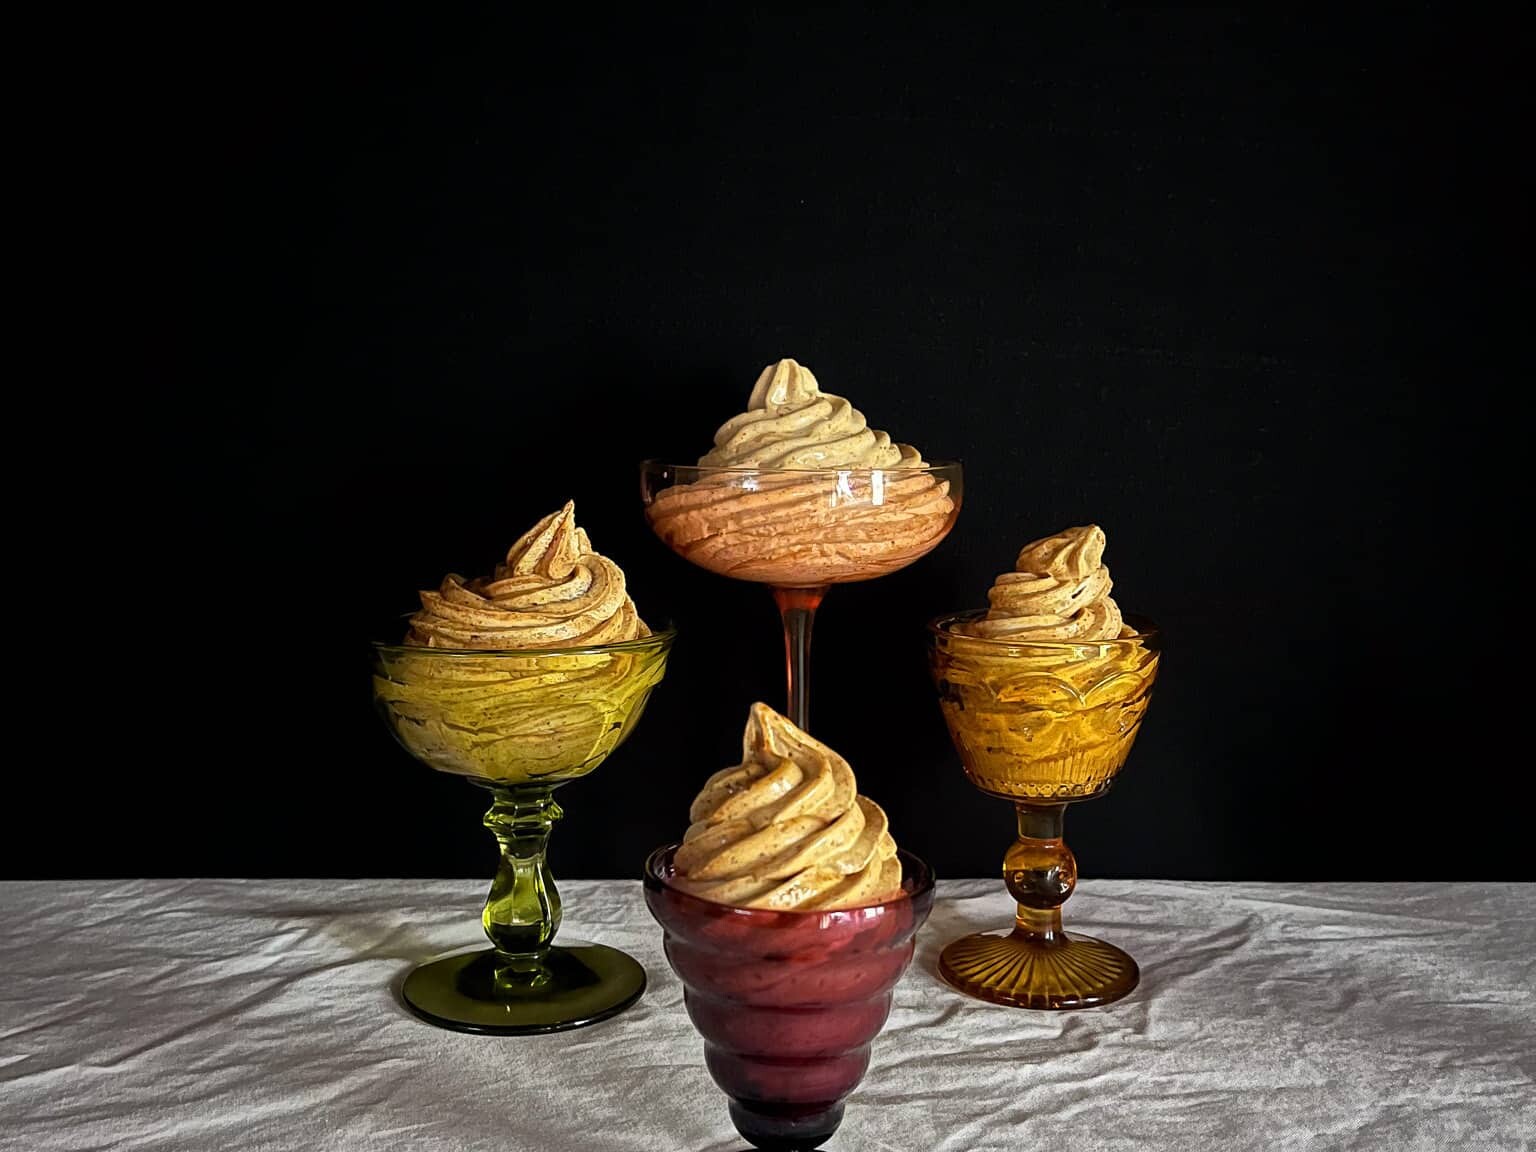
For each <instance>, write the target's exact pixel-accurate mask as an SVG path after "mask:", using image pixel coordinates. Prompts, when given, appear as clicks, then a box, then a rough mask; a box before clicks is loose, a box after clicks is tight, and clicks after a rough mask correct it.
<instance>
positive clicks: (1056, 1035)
mask: <svg viewBox="0 0 1536 1152" xmlns="http://www.w3.org/2000/svg"><path fill="white" fill-rule="evenodd" d="M483 888H484V885H483V884H482V883H480V882H472V881H422V880H400V881H393V880H367V881H339V880H327V881H314V880H310V881H288V880H186V881H165V880H155V881H123V882H118V881H113V882H96V883H53V882H49V883H10V884H0V1147H3V1148H4V1149H6V1150H7V1152H11V1150H15V1152H62V1150H65V1149H68V1150H69V1152H96V1150H100V1152H106V1150H109V1149H111V1150H123V1152H127V1150H129V1149H132V1150H134V1152H170V1150H173V1149H174V1150H176V1152H186V1150H198V1152H237V1150H238V1152H243V1150H251V1152H256V1150H263V1152H265V1150H269V1149H284V1150H288V1149H295V1150H304V1152H321V1150H337V1152H340V1150H347V1152H363V1150H367V1152H403V1150H411V1149H427V1150H433V1152H436V1150H444V1152H447V1150H452V1152H471V1150H481V1149H484V1150H486V1152H492V1150H494V1152H567V1150H569V1152H631V1150H633V1152H737V1150H739V1149H742V1148H743V1147H744V1144H743V1142H742V1141H741V1140H740V1139H739V1138H738V1137H736V1135H735V1132H734V1131H733V1129H732V1128H731V1124H730V1120H729V1118H728V1117H727V1116H726V1110H725V1098H724V1096H723V1095H721V1094H720V1093H719V1092H718V1091H717V1090H716V1089H715V1087H714V1085H713V1084H712V1083H711V1081H710V1079H709V1076H708V1074H707V1073H706V1072H705V1070H704V1062H703V1056H702V1052H701V1047H700V1041H699V1039H698V1037H697V1035H695V1033H694V1031H693V1029H692V1026H691V1025H690V1024H689V1022H688V1017H687V1015H686V1014H685V1013H684V1010H683V1005H682V992H681V989H680V987H679V985H678V982H677V980H676V979H675V978H674V977H673V975H672V973H671V971H670V970H669V969H668V968H667V965H666V963H665V961H664V960H663V958H662V954H661V932H660V929H658V928H657V927H656V926H655V924H654V923H653V922H652V921H651V919H650V917H649V915H648V914H647V912H646V911H645V907H644V904H643V903H642V900H641V895H640V886H639V884H637V883H634V882H631V881H616V882H592V881H588V882H580V881H570V882H565V883H563V884H562V885H561V889H562V894H563V896H564V897H565V907H566V918H565V926H564V928H563V929H562V936H564V937H567V938H573V937H579V938H585V939H596V940H601V941H603V942H605V943H608V944H613V945H617V946H618V947H621V948H624V949H625V950H627V951H629V952H631V953H632V954H633V955H634V956H636V957H637V958H638V959H640V960H641V962H642V963H644V965H645V967H646V970H647V972H648V973H649V975H650V988H649V990H648V991H647V992H646V994H645V997H644V999H642V1000H641V1001H640V1003H639V1004H637V1005H636V1006H635V1007H634V1008H632V1009H631V1010H630V1011H629V1012H627V1013H625V1014H624V1015H622V1016H620V1017H618V1018H616V1019H614V1020H611V1021H608V1022H605V1023H603V1024H598V1025H596V1026H594V1027H591V1028H586V1029H581V1030H578V1031H575V1032H567V1033H563V1034H559V1035H553V1036H544V1037H532V1038H493V1037H480V1036H466V1035H460V1034H457V1033H453V1032H445V1031H441V1030H439V1029H436V1028H433V1027H430V1026H428V1025H426V1024H423V1023H420V1022H418V1021H417V1020H415V1019H414V1018H413V1017H411V1016H409V1015H407V1014H406V1013H405V1011H404V1010H403V1009H401V1008H400V1007H399V1006H398V1004H397V1002H396V1000H395V999H394V995H393V992H392V991H391V988H392V986H394V985H396V984H397V983H398V981H399V979H400V977H401V976H402V975H403V973H404V972H405V970H406V969H407V968H408V967H410V966H411V965H412V964H413V963H415V962H416V961H418V960H421V959H423V958H425V957H428V956H431V955H433V954H435V953H439V952H442V951H447V950H451V949H456V948H460V947H463V946H465V945H470V944H474V943H476V942H477V938H478V937H479V932H480V929H479V921H478V913H479V906H480V900H481V898H482V895H483ZM1011 914H1012V907H1011V905H1010V903H1009V900H1008V896H1007V894H1006V892H1004V890H1003V888H1002V885H1001V883H1000V882H999V881H997V880H964V881H953V882H948V883H943V884H941V886H940V900H939V903H938V904H937V906H936V907H935V910H934V913H933V916H932V918H931V920H930V921H929V923H928V926H927V927H926V928H925V929H924V931H923V934H922V936H921V937H920V939H919V948H918V958H917V962H916V963H915V964H914V966H913V968H912V970H911V971H910V972H909V973H908V975H907V977H906V978H905V980H903V982H902V983H901V985H900V987H899V988H898V990H897V996H896V1007H895V1010H894V1011H893V1013H892V1015H891V1019H890V1023H889V1024H888V1025H887V1026H886V1030H885V1032H884V1033H883V1034H882V1035H881V1037H880V1039H879V1040H878V1041H877V1042H876V1046H875V1054H874V1061H873V1064H872V1065H871V1067H870V1071H869V1075H868V1076H867V1077H866V1078H865V1080H864V1083H863V1085H862V1086H861V1087H860V1089H859V1091H858V1092H857V1094H855V1095H854V1096H853V1097H852V1099H851V1101H850V1103H849V1107H848V1112H847V1118H846V1120H845V1121H844V1123H843V1127H842V1130H841V1131H840V1132H839V1133H838V1134H837V1136H836V1137H835V1138H834V1139H833V1140H832V1141H831V1142H830V1143H829V1144H828V1145H827V1146H826V1147H827V1149H828V1150H829V1152H874V1150H877V1149H879V1150H900V1152H993V1150H997V1152H1002V1150H1008V1152H1014V1150H1020V1149H1032V1148H1041V1149H1046V1148H1050V1149H1061V1150H1075V1149H1127V1150H1130V1149H1136V1150H1141V1149H1178V1150H1180V1152H1201V1150H1205V1149H1211V1150H1218V1149H1219V1150H1221V1152H1228V1150H1231V1149H1291V1148H1295V1149H1381V1150H1383V1152H1412V1150H1416V1149H1425V1150H1430V1149H1432V1150H1434V1152H1441V1150H1460V1149H1469V1150H1470V1149H1510V1148H1529V1147H1532V1146H1533V1142H1536V992H1533V986H1536V885H1516V884H1469V885H1450V884H1444V885H1423V884H1379V885H1346V884H1327V885H1304V886H1302V885H1296V886H1292V885H1265V884H1189V883H1171V882H1147V881H1142V882H1125V881H1114V882H1111V881H1091V880H1090V881H1087V882H1085V883H1083V884H1082V886H1081V887H1080V888H1079V890H1078V892H1077V894H1076V895H1075V896H1074V897H1073V898H1072V901H1071V903H1070V905H1069V906H1068V919H1069V927H1075V928H1078V929H1081V930H1083V931H1086V932H1091V933H1094V934H1098V935H1103V936H1105V937H1108V938H1110V939H1112V940H1114V941H1116V942H1117V943H1119V944H1121V945H1123V946H1124V947H1126V948H1127V949H1129V950H1130V951H1131V952H1132V954H1133V955H1135V956H1136V958H1137V959H1138V960H1139V961H1140V964H1141V970H1142V982H1141V986H1140V988H1139V989H1137V991H1136V992H1134V993H1133V994H1132V995H1131V997H1130V998H1128V999H1127V1000H1125V1001H1122V1002H1121V1003H1119V1004H1116V1005H1113V1006H1111V1007H1109V1008H1106V1009H1097V1010H1092V1011H1086V1012H1075V1013H1064V1014H1046V1013H1039V1012H1025V1011H1017V1010H1011V1009H1006V1008H994V1007H991V1006H988V1005H985V1004H981V1003H978V1002H976V1001H972V1000H968V999H966V998H964V997H962V996H960V995H958V994H957V993H955V992H953V991H950V990H949V989H948V988H947V987H945V986H944V985H942V984H940V983H939V981H938V979H937V977H936V976H935V975H934V966H935V962H936V960H937V956H938V952H939V949H940V948H941V947H942V945H943V944H944V943H945V942H946V941H948V940H950V939H951V938H953V937H954V936H956V935H959V934H961V933H963V932H967V931H972V930H975V929H979V928H990V927H998V926H1001V925H1005V924H1007V923H1008V922H1009V920H1010V918H1011Z"/></svg>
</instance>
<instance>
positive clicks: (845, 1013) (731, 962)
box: [645, 844, 933, 1152]
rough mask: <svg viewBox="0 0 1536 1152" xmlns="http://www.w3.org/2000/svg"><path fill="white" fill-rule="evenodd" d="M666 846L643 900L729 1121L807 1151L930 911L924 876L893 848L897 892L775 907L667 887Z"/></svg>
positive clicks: (768, 1144) (835, 1106) (857, 1070)
mask: <svg viewBox="0 0 1536 1152" xmlns="http://www.w3.org/2000/svg"><path fill="white" fill-rule="evenodd" d="M676 851H677V845H676V844H672V845H668V846H667V847H665V848H658V849H657V850H656V851H655V852H653V853H651V858H650V859H649V860H647V861H646V865H645V902H646V906H647V907H649V908H650V910H651V915H652V916H654V917H656V921H657V923H659V924H660V925H661V927H662V931H663V932H664V933H665V938H666V951H667V961H668V963H670V964H671V965H672V970H673V971H674V972H676V973H677V976H678V979H680V980H681V981H682V982H683V1000H684V1003H685V1004H686V1005H687V1007H688V1016H689V1018H690V1019H691V1020H692V1021H693V1025H694V1027H695V1028H697V1029H698V1030H699V1034H700V1035H701V1036H703V1037H704V1064H705V1066H706V1067H707V1068H708V1069H709V1074H710V1076H712V1077H713V1078H714V1081H715V1083H716V1084H718V1085H719V1086H720V1088H721V1089H722V1090H723V1091H724V1092H725V1094H726V1095H727V1096H729V1097H730V1113H731V1121H732V1123H734V1124H735V1125H736V1130H737V1131H738V1132H740V1133H741V1134H742V1136H744V1137H745V1138H746V1139H747V1140H748V1141H749V1142H750V1143H751V1144H752V1145H753V1146H754V1147H756V1148H762V1149H766V1150H767V1152H800V1150H802V1149H812V1148H820V1147H821V1146H822V1144H824V1143H825V1142H826V1141H828V1140H830V1139H831V1138H832V1134H833V1133H834V1132H836V1131H837V1129H838V1125H839V1124H841V1123H842V1119H843V1102H844V1100H846V1099H847V1097H848V1095H849V1094H850V1093H851V1092H852V1091H853V1090H854V1089H855V1088H857V1087H858V1085H859V1081H860V1080H862V1079H863V1078H864V1073H865V1071H866V1070H867V1069H868V1068H869V1054H870V1045H871V1044H872V1043H873V1042H874V1039H875V1037H876V1036H878V1035H879V1034H880V1029H881V1028H882V1027H884V1026H885V1020H886V1017H887V1016H889V1015H890V1012H891V992H892V989H894V988H895V987H896V982H897V981H898V980H900V979H901V976H902V973H904V972H905V971H906V970H907V967H908V966H909V965H910V964H911V963H912V951H913V949H914V947H915V946H916V936H917V930H918V929H919V928H921V927H922V925H923V921H924V920H926V919H927V918H928V913H929V911H930V910H931V909H932V907H933V873H932V872H930V871H929V870H928V866H927V865H926V864H924V863H923V862H922V861H921V860H919V859H918V858H917V857H916V856H913V855H911V854H910V853H908V852H901V853H900V854H899V855H900V858H901V867H902V876H903V877H904V879H903V881H902V886H901V892H900V893H899V894H898V895H897V896H895V897H893V898H891V899H890V900H885V901H882V902H881V903H879V904H870V905H866V906H865V907H862V908H839V909H832V910H827V911H814V912H778V911H771V910H767V909H762V908H739V907H736V906H734V905H730V904H716V903H714V902H713V901H710V900H702V899H700V898H699V897H697V896H692V895H689V894H688V893H687V892H684V891H682V890H681V889H678V888H674V887H673V886H672V884H671V883H670V881H671V878H672V856H673V853H674V852H676Z"/></svg>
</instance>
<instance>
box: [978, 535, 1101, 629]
mask: <svg viewBox="0 0 1536 1152" xmlns="http://www.w3.org/2000/svg"><path fill="white" fill-rule="evenodd" d="M1105 543H1106V540H1105V536H1104V530H1103V529H1102V528H1100V527H1099V526H1098V525H1097V524H1088V525H1085V526H1083V527H1080V528H1068V529H1066V530H1065V531H1062V532H1058V533H1056V534H1055V535H1054V536H1046V537H1044V538H1043V539H1040V540H1036V541H1034V542H1033V543H1030V544H1026V545H1025V546H1024V548H1023V550H1022V551H1020V552H1019V556H1018V559H1017V560H1016V561H1015V562H1014V571H1012V572H1004V573H1003V574H1002V575H1001V576H999V577H998V578H997V580H996V581H995V582H994V583H993V585H992V590H991V591H990V592H989V593H988V594H987V600H988V602H989V603H990V604H991V607H990V608H989V609H988V611H987V614H986V616H984V617H983V618H982V619H980V620H974V621H972V622H971V623H970V624H968V625H966V626H964V628H963V629H959V630H960V631H963V632H964V633H965V634H966V635H970V636H979V637H982V638H984V639H988V640H1017V641H1020V642H1027V641H1030V640H1048V641H1049V640H1114V639H1117V638H1118V637H1119V636H1120V635H1121V634H1122V631H1123V628H1124V622H1123V621H1122V619H1121V616H1120V606H1119V605H1118V604H1116V603H1115V602H1114V600H1113V599H1112V598H1111V597H1110V595H1109V592H1110V589H1111V588H1113V587H1114V582H1113V581H1112V580H1111V579H1110V578H1109V569H1108V568H1107V567H1106V566H1105V565H1104V546H1105Z"/></svg>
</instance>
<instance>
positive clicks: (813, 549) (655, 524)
mask: <svg viewBox="0 0 1536 1152" xmlns="http://www.w3.org/2000/svg"><path fill="white" fill-rule="evenodd" d="M640 495H641V498H642V499H643V500H644V501H645V515H646V519H647V520H648V521H649V522H650V525H651V528H652V530H653V531H654V532H655V533H656V535H658V536H659V537H661V539H662V540H663V541H665V542H666V544H667V546H668V547H669V548H671V549H672V550H673V551H674V552H676V553H677V554H678V555H679V556H682V557H683V558H684V559H686V560H690V561H692V562H693V563H695V564H697V565H699V567H701V568H707V569H708V570H709V571H711V572H714V573H717V574H718V575H721V576H730V577H732V578H733V579H736V580H749V581H752V582H754V583H758V584H766V585H768V586H769V588H770V589H772V591H773V599H774V602H775V603H776V604H777V605H778V606H779V616H780V618H781V619H782V621H783V624H784V673H785V680H786V684H787V695H788V707H787V708H786V709H785V714H786V715H787V716H788V717H789V718H790V720H791V721H793V722H794V724H795V725H796V726H798V727H799V728H801V729H802V730H805V731H809V730H810V724H809V723H808V721H809V712H810V708H809V703H810V678H809V673H810V655H811V625H812V624H813V623H814V621H815V618H816V609H817V608H818V607H819V606H820V605H821V601H822V598H823V597H825V596H826V594H827V589H828V588H829V587H831V586H832V585H833V584H850V583H853V582H855V581H858V580H873V579H875V578H876V577H877V576H884V575H886V574H887V573H890V572H896V571H899V570H900V569H902V568H905V567H906V566H907V565H908V564H911V563H912V562H913V561H914V560H917V559H919V558H921V557H923V556H926V555H927V554H928V553H929V552H931V551H933V549H935V548H937V547H938V546H939V543H940V542H941V541H942V540H943V539H944V537H946V536H948V535H949V530H950V529H951V528H953V527H954V526H955V518H956V517H957V516H959V514H960V497H961V471H960V465H959V464H957V463H938V462H935V463H929V464H925V465H923V466H921V467H918V468H833V469H823V470H813V469H798V468H791V469H771V470H770V469H758V468H706V467H702V466H697V465H687V464H664V463H662V462H661V461H659V460H647V461H645V462H644V463H643V464H641V465H640Z"/></svg>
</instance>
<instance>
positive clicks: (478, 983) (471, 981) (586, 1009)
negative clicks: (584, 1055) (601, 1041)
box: [400, 944, 645, 1036]
mask: <svg viewBox="0 0 1536 1152" xmlns="http://www.w3.org/2000/svg"><path fill="white" fill-rule="evenodd" d="M496 968H497V959H496V953H495V952H494V951H492V950H491V949H489V948H486V949H484V950H483V951H480V952H461V953H459V954H458V955H455V956H445V957H443V958H442V959H441V960H430V961H428V962H427V963H425V964H423V965H421V967H419V968H417V969H415V970H414V971H413V972H411V974H410V975H409V976H407V977H406V978H405V985H404V986H403V987H402V988H401V990H400V993H401V996H402V998H403V999H404V1000H405V1006H406V1007H407V1008H409V1009H410V1010H411V1012H412V1013H414V1014H415V1015H417V1016H419V1017H420V1018H421V1019H423V1020H425V1021H426V1022H427V1023H429V1024H436V1025H437V1026H438V1027H439V1028H451V1029H453V1030H454V1031H455V1032H481V1033H489V1034H491V1035H495V1036H527V1035H531V1034H534V1033H539V1032H563V1031H565V1030H566V1029H568V1028H582V1027H585V1026H586V1025H588V1024H596V1023H597V1022H598V1021H599V1020H606V1019H608V1018H609V1017H610V1016H617V1015H618V1014H619V1013H620V1012H622V1011H624V1009H626V1008H628V1007H629V1006H630V1005H631V1004H633V1003H634V1002H635V1001H636V1000H638V999H640V994H641V993H642V992H644V991H645V969H644V968H642V967H640V965H639V964H638V963H636V962H635V960H634V959H632V958H631V957H629V956H627V955H625V954H624V953H623V952H620V951H619V950H618V949H617V948H608V947H605V946H604V945H602V944H583V945H578V946H575V947H570V948H562V947H560V946H558V945H556V946H554V947H551V948H550V949H549V951H548V953H547V954H546V955H545V956H544V958H543V963H542V966H541V969H540V971H539V973H538V974H537V975H536V976H535V977H534V978H533V979H531V980H527V981H526V982H525V983H521V984H519V983H517V982H515V981H513V980H509V979H508V978H507V977H506V976H505V975H503V974H498V972H497V970H496Z"/></svg>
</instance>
